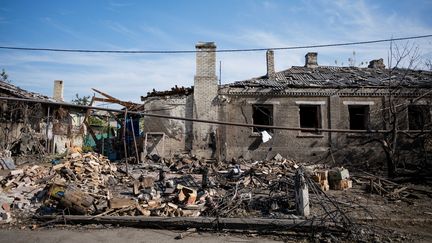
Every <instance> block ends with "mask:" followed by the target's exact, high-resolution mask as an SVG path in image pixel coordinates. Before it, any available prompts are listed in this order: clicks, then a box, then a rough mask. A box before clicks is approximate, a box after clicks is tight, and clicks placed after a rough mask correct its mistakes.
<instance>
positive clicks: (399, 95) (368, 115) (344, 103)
mask: <svg viewBox="0 0 432 243" xmlns="http://www.w3.org/2000/svg"><path fill="white" fill-rule="evenodd" d="M196 50H197V53H196V65H197V66H196V76H195V81H194V87H192V88H182V89H178V88H176V89H173V90H171V91H165V92H152V93H149V94H148V95H147V96H145V97H142V100H143V101H144V106H143V107H144V111H146V112H149V113H160V114H164V115H171V116H176V117H186V118H195V119H204V120H216V121H223V122H230V123H242V124H255V125H261V126H269V128H263V127H253V128H252V127H239V126H228V125H217V124H205V123H198V122H190V121H179V120H170V119H155V118H145V121H144V124H145V125H144V132H145V133H154V132H161V133H163V134H164V137H165V140H164V148H165V154H164V156H170V155H173V154H174V153H178V152H191V153H193V154H196V155H198V156H200V157H204V158H215V159H220V160H230V159H233V158H239V157H242V158H245V159H252V160H265V159H270V158H273V157H274V156H275V155H276V154H278V153H279V154H281V155H282V156H284V157H287V158H293V159H297V160H301V161H305V160H306V161H319V160H330V159H332V160H335V159H336V160H339V161H341V160H344V161H350V160H358V159H359V158H361V159H362V160H363V161H369V160H370V161H372V160H374V159H377V158H379V157H380V156H381V155H382V148H381V145H382V143H381V144H380V143H376V142H374V140H377V141H378V140H380V139H382V138H383V136H385V135H386V132H383V131H389V130H394V129H393V128H395V129H396V130H397V131H398V132H397V133H398V134H399V133H400V134H401V136H399V137H400V139H401V141H402V140H403V141H405V142H404V143H400V144H398V151H400V153H401V154H403V153H404V152H403V151H411V152H412V151H413V146H414V149H420V148H419V147H415V146H416V145H413V146H411V147H410V146H405V145H406V144H407V143H408V144H410V143H415V141H414V140H410V139H409V138H410V137H412V136H408V135H404V134H410V133H411V132H413V134H417V135H415V136H416V137H422V139H425V138H424V137H425V136H423V135H424V133H425V132H423V131H425V130H429V129H430V127H431V126H430V122H431V109H430V105H431V102H432V100H431V95H430V90H431V89H430V88H431V87H432V73H431V72H428V71H422V70H407V69H387V68H385V66H384V63H383V60H382V59H379V60H373V61H371V62H370V65H369V67H367V68H359V67H334V66H320V65H318V54H317V53H308V54H307V55H306V56H305V65H304V66H293V67H291V68H289V69H287V70H283V71H280V72H275V68H274V53H273V51H272V50H269V51H268V52H267V56H266V57H267V58H266V59H267V63H266V64H267V74H266V75H263V76H261V77H257V78H252V79H249V80H243V81H237V82H233V83H230V84H225V85H218V79H217V76H216V52H215V50H216V46H215V44H214V43H198V44H197V45H196ZM394 118H397V119H396V121H395V119H394ZM394 124H396V125H394ZM272 126H277V127H286V128H292V129H276V128H272ZM331 130H333V131H331ZM378 130H379V131H381V132H379V131H378ZM263 131H266V132H267V133H268V134H269V135H270V136H271V139H270V140H269V141H268V142H263V139H262V136H263ZM368 131H369V132H368ZM415 131H419V132H418V133H414V132H415ZM418 134H421V135H422V136H418ZM423 142H424V141H423ZM426 142H427V141H426ZM402 144H405V145H404V146H402ZM426 144H427V143H426ZM425 146H426V145H425ZM425 146H423V145H422V148H421V149H423V150H424V151H423V152H427V153H428V151H426V150H428V149H429V147H428V146H426V147H425ZM399 147H400V149H399ZM407 158H409V156H407Z"/></svg>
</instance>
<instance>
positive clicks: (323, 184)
mask: <svg viewBox="0 0 432 243" xmlns="http://www.w3.org/2000/svg"><path fill="white" fill-rule="evenodd" d="M312 179H313V180H314V181H315V182H317V183H318V184H319V185H320V188H321V190H323V191H328V190H329V189H330V185H329V182H328V170H317V171H315V172H314V174H313V176H312Z"/></svg>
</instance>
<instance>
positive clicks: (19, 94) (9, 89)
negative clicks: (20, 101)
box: [0, 81, 49, 100]
mask: <svg viewBox="0 0 432 243" xmlns="http://www.w3.org/2000/svg"><path fill="white" fill-rule="evenodd" d="M4 95H6V96H11V97H16V98H24V99H42V100H49V97H48V96H45V95H42V94H38V93H34V92H29V91H27V90H24V89H21V88H20V87H18V86H15V85H13V84H11V83H8V82H4V81H0V96H4Z"/></svg>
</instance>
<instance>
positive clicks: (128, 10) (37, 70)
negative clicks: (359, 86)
mask: <svg viewBox="0 0 432 243" xmlns="http://www.w3.org/2000/svg"><path fill="white" fill-rule="evenodd" d="M0 3H1V4H0V46H19V47H40V48H65V49H98V50H114V49H115V50H119V49H120V50H193V49H194V46H195V43H196V42H198V41H214V42H216V45H217V46H218V48H220V49H232V48H267V47H284V46H299V45H314V44H326V43H338V42H352V41H363V40H374V39H384V38H391V37H392V36H393V37H405V36H413V35H426V34H432V14H431V12H432V1H430V0H417V1H412V0H400V1H376V0H358V1H355V0H352V1H349V0H299V1H295V0H292V1H288V0H287V1H282V0H280V1H277V0H275V1H270V0H268V1H259V0H218V1H202V0H200V1H199V0H189V1H188V0H183V1H180V0H171V1H139V0H136V1H126V0H125V1H120V0H115V1H114V0H106V1H102V0H92V1H87V0H74V1H69V0H50V1H48V0H38V1H32V0H28V1H24V0H0ZM410 43H412V44H415V45H418V47H419V49H420V53H421V57H422V58H429V59H430V58H431V57H432V38H429V39H422V40H415V41H412V42H410ZM388 49H389V44H388V43H381V44H371V45H362V46H348V47H333V48H322V49H311V50H308V49H303V50H295V51H277V52H276V53H275V62H276V71H281V70H283V69H286V68H289V67H291V66H295V65H303V64H304V55H305V53H306V52H308V51H317V52H318V63H319V64H320V65H348V58H350V57H352V55H353V52H355V53H356V54H355V59H356V65H359V64H360V63H361V62H363V61H369V60H372V59H376V58H381V57H382V58H384V59H387V55H388ZM217 59H218V62H219V61H221V62H222V82H223V83H228V82H233V81H236V80H242V79H248V78H251V77H256V76H259V75H263V74H265V72H266V71H265V53H264V52H253V53H250V52H248V53H218V54H217ZM335 61H336V62H337V63H335ZM0 68H4V69H5V70H6V71H7V72H8V73H9V76H10V79H12V80H13V83H14V84H16V85H18V86H20V87H22V88H25V89H28V90H31V91H35V92H39V93H42V94H45V95H48V96H51V94H52V85H53V80H56V79H61V80H64V81H65V97H66V100H71V99H72V98H73V96H74V95H75V93H79V94H81V95H91V94H92V91H91V88H97V89H100V90H102V91H105V92H107V93H109V94H111V95H113V96H115V97H118V98H120V99H123V100H131V101H136V102H138V101H139V97H140V96H141V95H145V94H146V93H147V92H148V91H150V90H152V89H153V88H154V89H156V90H164V89H169V88H171V87H173V86H174V85H176V84H177V85H179V86H191V85H193V76H194V72H195V55H194V54H170V55H161V54H140V55H126V54H77V53H52V52H24V51H10V50H0Z"/></svg>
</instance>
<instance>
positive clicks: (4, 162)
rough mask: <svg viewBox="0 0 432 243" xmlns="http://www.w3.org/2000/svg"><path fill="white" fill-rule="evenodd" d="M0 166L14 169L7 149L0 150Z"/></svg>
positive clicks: (10, 154)
mask: <svg viewBox="0 0 432 243" xmlns="http://www.w3.org/2000/svg"><path fill="white" fill-rule="evenodd" d="M0 166H1V167H2V168H3V169H5V170H14V169H15V163H14V160H13V159H12V153H11V151H9V150H2V151H0Z"/></svg>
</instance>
